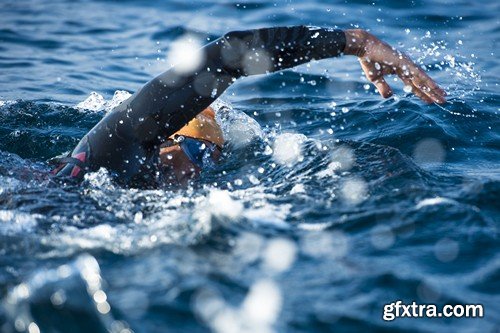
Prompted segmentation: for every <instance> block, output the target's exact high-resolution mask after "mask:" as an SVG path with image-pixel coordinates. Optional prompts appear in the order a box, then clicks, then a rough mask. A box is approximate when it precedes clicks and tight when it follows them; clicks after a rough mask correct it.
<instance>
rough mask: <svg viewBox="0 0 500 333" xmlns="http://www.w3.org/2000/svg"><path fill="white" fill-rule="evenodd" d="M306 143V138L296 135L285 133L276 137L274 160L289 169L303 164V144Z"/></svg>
mask: <svg viewBox="0 0 500 333" xmlns="http://www.w3.org/2000/svg"><path fill="white" fill-rule="evenodd" d="M304 141H306V136H305V135H303V134H296V133H283V134H280V135H278V136H277V137H276V139H275V140H274V144H273V159H274V160H275V161H276V162H277V163H279V164H282V165H286V166H288V167H291V166H293V165H294V164H296V163H298V162H301V161H302V160H303V159H304V157H303V155H302V144H303V143H304Z"/></svg>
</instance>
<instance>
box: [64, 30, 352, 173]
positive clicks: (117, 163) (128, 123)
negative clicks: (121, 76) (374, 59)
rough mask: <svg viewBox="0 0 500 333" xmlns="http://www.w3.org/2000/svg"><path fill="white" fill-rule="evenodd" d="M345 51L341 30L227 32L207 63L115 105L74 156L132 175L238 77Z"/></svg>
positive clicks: (162, 78)
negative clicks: (82, 155) (163, 143)
mask: <svg viewBox="0 0 500 333" xmlns="http://www.w3.org/2000/svg"><path fill="white" fill-rule="evenodd" d="M344 48H345V34H344V32H343V31H342V30H337V29H328V28H315V27H306V26H294V27H274V28H264V29H256V30H247V31H233V32H229V33H227V34H225V35H224V36H222V37H221V38H219V39H217V40H215V41H213V42H211V43H210V44H207V45H206V46H204V47H203V48H202V49H201V52H202V58H203V61H202V62H201V64H200V65H199V66H198V67H197V68H196V69H194V70H193V71H191V72H190V73H182V74H180V73H179V72H178V71H176V69H175V67H174V68H172V69H170V70H168V71H166V72H164V73H163V74H161V75H159V76H157V77H156V78H154V79H153V80H151V81H150V82H148V83H147V84H146V85H145V86H144V87H143V88H142V89H141V90H139V91H138V92H136V93H135V94H134V95H132V96H131V97H130V98H129V99H128V100H126V101H124V102H123V103H122V104H120V105H119V106H118V107H116V108H115V109H114V110H113V111H112V112H110V113H109V114H108V115H106V117H104V118H103V119H102V120H101V121H100V122H99V123H98V124H97V125H96V126H95V127H94V128H93V129H92V130H91V131H90V132H89V133H88V134H87V135H86V137H85V138H84V139H82V142H80V144H79V145H78V146H77V147H76V148H75V150H74V152H73V153H72V156H75V155H78V154H80V156H81V154H82V152H84V153H85V156H87V159H88V165H89V169H96V168H97V167H101V166H102V167H106V168H109V169H112V170H114V171H116V172H118V173H119V174H122V175H123V176H124V177H130V176H132V175H134V174H137V173H138V172H140V171H139V170H140V169H141V168H143V167H144V166H147V167H149V165H151V162H152V161H153V160H154V159H155V158H156V157H157V156H156V155H157V152H158V147H159V145H160V144H161V143H162V142H163V141H164V140H165V139H166V138H168V137H169V136H170V135H172V134H173V133H175V132H176V131H178V130H179V129H181V128H182V127H183V126H184V125H185V124H187V123H188V122H189V121H190V120H191V119H192V118H194V117H195V116H196V115H197V114H198V113H200V112H201V111H203V110H204V109H205V108H206V107H208V106H209V105H210V104H211V103H212V102H213V101H214V100H216V99H217V98H218V97H219V96H220V95H221V94H222V93H223V92H224V91H225V90H226V89H227V88H228V87H229V86H230V85H231V84H232V83H234V81H235V80H236V79H238V78H240V77H242V76H248V75H255V74H264V73H268V72H274V71H278V70H282V69H286V68H291V67H294V66H297V65H300V64H303V63H306V62H309V61H311V60H313V59H325V58H331V57H336V56H338V55H340V54H341V53H342V52H343V50H344ZM153 162H154V161H153ZM72 171H73V173H74V170H72Z"/></svg>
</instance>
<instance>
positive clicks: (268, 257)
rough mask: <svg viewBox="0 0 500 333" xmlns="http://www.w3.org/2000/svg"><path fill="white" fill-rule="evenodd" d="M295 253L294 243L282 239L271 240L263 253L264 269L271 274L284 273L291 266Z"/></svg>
mask: <svg viewBox="0 0 500 333" xmlns="http://www.w3.org/2000/svg"><path fill="white" fill-rule="evenodd" d="M296 252H297V246H296V245H295V243H294V242H292V241H290V240H288V239H284V238H278V239H272V240H270V241H269V242H268V244H267V246H266V249H265V250H264V253H263V259H264V267H265V268H266V269H268V270H270V271H272V272H276V273H280V272H283V271H286V270H288V269H289V268H290V266H292V265H293V263H294V261H295V256H296Z"/></svg>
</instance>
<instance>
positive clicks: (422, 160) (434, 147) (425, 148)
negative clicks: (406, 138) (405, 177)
mask: <svg viewBox="0 0 500 333" xmlns="http://www.w3.org/2000/svg"><path fill="white" fill-rule="evenodd" d="M445 157H446V151H445V149H444V147H443V145H442V144H441V142H440V141H439V140H437V139H433V138H427V139H423V140H421V141H419V142H418V143H417V145H416V146H415V149H414V150H413V158H414V159H415V162H416V163H417V164H426V163H442V162H444V160H445Z"/></svg>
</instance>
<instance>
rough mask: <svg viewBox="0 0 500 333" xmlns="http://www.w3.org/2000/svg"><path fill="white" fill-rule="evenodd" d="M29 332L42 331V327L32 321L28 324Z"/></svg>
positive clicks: (37, 332) (36, 332)
mask: <svg viewBox="0 0 500 333" xmlns="http://www.w3.org/2000/svg"><path fill="white" fill-rule="evenodd" d="M28 332H29V333H40V328H39V327H38V325H37V324H36V323H35V322H31V323H30V324H29V325H28Z"/></svg>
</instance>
